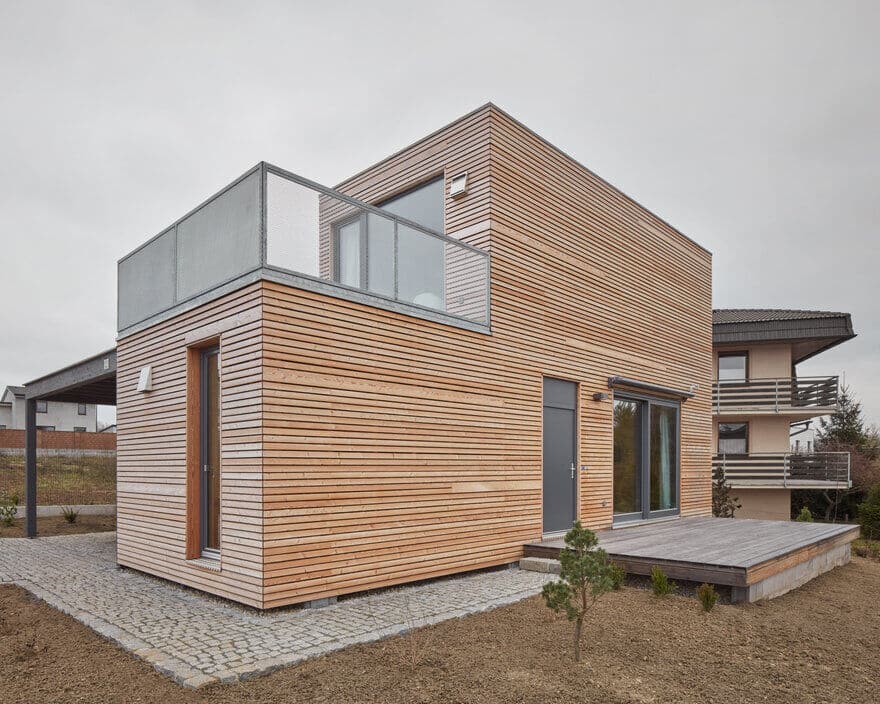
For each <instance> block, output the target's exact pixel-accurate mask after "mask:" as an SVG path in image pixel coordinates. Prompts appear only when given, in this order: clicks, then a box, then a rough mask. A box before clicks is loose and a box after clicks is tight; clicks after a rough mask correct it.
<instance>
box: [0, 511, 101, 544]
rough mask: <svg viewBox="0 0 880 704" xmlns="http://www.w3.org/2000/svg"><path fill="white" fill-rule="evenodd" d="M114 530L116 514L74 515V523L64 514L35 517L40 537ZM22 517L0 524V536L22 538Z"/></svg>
mask: <svg viewBox="0 0 880 704" xmlns="http://www.w3.org/2000/svg"><path fill="white" fill-rule="evenodd" d="M107 530H116V516H84V515H82V514H80V515H79V516H77V517H76V522H75V523H68V522H67V521H65V520H64V516H47V517H45V518H37V534H38V535H39V536H40V537H41V538H45V537H48V536H50V535H76V534H78V533H101V532H103V531H107ZM23 537H24V519H23V518H17V519H15V520H14V521H13V522H12V525H11V526H4V525H2V524H0V538H23Z"/></svg>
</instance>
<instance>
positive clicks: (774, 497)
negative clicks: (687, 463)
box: [712, 309, 855, 520]
mask: <svg viewBox="0 0 880 704" xmlns="http://www.w3.org/2000/svg"><path fill="white" fill-rule="evenodd" d="M712 328H713V335H712V337H713V347H714V356H715V359H714V369H713V371H714V376H715V380H714V382H713V385H712V414H713V420H714V423H713V433H714V438H713V446H714V448H715V454H714V457H713V460H712V461H713V464H714V466H715V467H720V468H721V470H722V471H723V473H724V475H725V476H726V478H727V481H728V483H729V484H730V486H731V487H732V488H733V489H734V490H735V493H736V495H737V497H738V499H739V501H740V503H741V504H742V508H741V509H740V510H739V511H737V514H736V515H737V516H738V517H740V518H763V519H770V520H788V518H789V516H790V514H791V491H792V489H811V490H816V491H838V490H846V489H848V488H849V487H850V486H852V483H851V480H850V456H849V453H848V452H812V451H811V448H810V447H805V448H803V449H804V450H805V451H802V448H801V443H799V442H798V441H797V440H793V438H795V437H796V436H797V435H799V434H801V433H802V432H804V429H805V428H807V427H809V423H810V421H812V420H813V419H815V418H818V417H820V416H825V415H829V414H831V413H835V412H836V411H837V410H838V398H839V393H838V391H839V383H838V377H837V376H829V375H824V376H801V375H799V374H798V373H797V365H798V364H799V363H801V362H804V361H806V360H807V359H810V358H812V357H815V356H816V355H817V354H819V353H821V352H824V351H825V350H827V349H829V348H831V347H834V346H836V345H839V344H841V343H842V342H846V341H847V340H849V339H851V338H853V337H855V333H854V332H853V326H852V320H851V318H850V314H849V313H835V312H829V311H815V310H778V309H724V310H716V311H714V312H713V325H712ZM792 445H794V448H792Z"/></svg>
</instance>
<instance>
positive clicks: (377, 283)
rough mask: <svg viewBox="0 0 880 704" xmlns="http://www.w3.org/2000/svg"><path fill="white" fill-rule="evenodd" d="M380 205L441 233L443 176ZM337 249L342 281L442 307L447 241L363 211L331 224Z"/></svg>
mask: <svg viewBox="0 0 880 704" xmlns="http://www.w3.org/2000/svg"><path fill="white" fill-rule="evenodd" d="M379 207H380V208H382V209H383V210H387V211H388V212H390V213H393V214H394V215H398V216H400V217H403V218H406V219H407V220H412V221H413V222H415V223H417V224H419V225H422V226H423V227H425V228H427V229H430V230H435V231H436V232H439V233H442V232H443V179H442V178H438V179H435V180H433V181H429V182H428V183H425V184H423V185H421V186H417V187H416V188H414V189H412V190H410V191H407V192H406V193H403V194H401V195H399V196H395V197H394V198H391V199H389V200H387V201H384V202H383V203H381V204H380V205H379ZM333 248H334V252H335V259H334V262H333V270H334V272H333V273H334V280H335V281H337V282H338V283H341V284H344V285H345V286H351V287H353V288H359V289H361V290H364V291H370V292H372V293H377V294H379V295H382V296H388V297H389V298H397V299H398V300H401V301H406V302H408V303H415V304H416V305H420V306H425V307H427V308H433V309H436V310H444V308H445V300H446V243H445V242H444V240H442V239H440V238H438V237H433V236H431V235H429V234H426V233H424V232H422V231H420V230H416V229H415V228H412V227H407V226H406V225H404V224H402V223H399V224H398V226H397V227H396V228H395V224H394V222H393V221H391V220H387V219H385V218H382V217H381V216H377V215H374V214H372V213H367V212H364V213H361V214H359V215H357V216H355V217H353V218H349V219H347V220H342V221H340V222H337V223H336V224H335V225H334V226H333ZM395 266H396V267H397V268H396V270H395Z"/></svg>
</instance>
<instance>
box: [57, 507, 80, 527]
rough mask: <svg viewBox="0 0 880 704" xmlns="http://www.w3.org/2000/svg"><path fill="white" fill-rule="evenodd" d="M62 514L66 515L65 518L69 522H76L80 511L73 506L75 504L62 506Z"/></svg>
mask: <svg viewBox="0 0 880 704" xmlns="http://www.w3.org/2000/svg"><path fill="white" fill-rule="evenodd" d="M61 515H63V516H64V520H65V521H67V522H68V523H76V519H77V517H78V516H79V511H77V510H76V509H75V508H73V506H62V507H61Z"/></svg>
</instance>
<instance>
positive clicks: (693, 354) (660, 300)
mask: <svg viewBox="0 0 880 704" xmlns="http://www.w3.org/2000/svg"><path fill="white" fill-rule="evenodd" d="M462 171H468V173H469V179H468V180H469V189H468V194H467V195H466V196H465V197H464V198H461V199H457V200H452V199H449V198H447V201H446V227H447V232H448V233H449V234H450V235H451V236H454V237H456V236H458V237H461V238H462V239H466V240H467V241H469V242H471V243H473V244H475V245H477V246H481V247H484V248H486V249H489V250H491V252H492V335H490V336H487V335H483V334H480V333H472V332H467V331H463V330H459V329H456V328H451V327H448V326H444V325H440V324H436V323H431V322H428V321H424V320H420V319H417V318H411V317H408V316H404V315H400V314H396V313H392V312H386V311H381V310H377V309H374V308H370V307H368V306H363V305H359V304H355V303H349V302H345V301H340V300H337V299H332V298H328V297H325V296H321V295H319V294H313V293H309V292H305V291H299V290H295V289H292V288H289V287H285V286H281V285H277V284H266V285H265V286H264V289H263V291H264V297H265V298H264V302H263V311H264V319H263V351H264V355H265V357H264V365H265V366H264V397H263V402H264V406H263V417H264V424H265V436H264V440H265V445H264V463H265V464H264V478H265V485H264V486H265V495H264V499H265V504H264V506H265V511H266V513H265V534H264V548H265V573H264V579H265V603H266V605H267V606H277V605H282V604H286V603H291V602H295V601H302V600H306V599H314V598H319V597H322V596H328V595H332V594H338V593H344V592H350V591H357V590H360V589H366V588H374V587H379V586H384V585H389V584H395V583H399V582H403V581H410V580H416V579H423V578H427V577H433V576H438V575H441V574H448V573H452V572H456V571H461V570H465V569H474V568H479V567H483V566H487V565H494V564H501V563H504V562H510V561H512V560H515V559H517V558H518V557H520V555H521V554H522V546H523V544H524V543H526V542H528V541H529V540H534V539H536V538H539V537H540V535H541V525H542V516H541V510H542V509H541V505H542V504H541V483H542V467H541V455H542V446H541V438H542V430H541V423H542V400H541V394H542V377H543V376H544V375H548V376H557V377H560V378H564V379H571V380H574V381H577V382H579V383H580V399H579V407H580V429H581V437H580V447H579V461H580V463H581V464H586V465H588V466H589V469H588V470H587V471H586V472H584V473H582V475H581V483H580V502H579V505H580V516H581V518H582V519H583V520H585V522H586V523H587V524H588V525H590V526H592V527H595V528H601V527H607V526H609V525H610V523H611V493H612V472H611V468H612V445H611V440H612V438H611V408H612V406H611V403H610V402H608V401H605V402H600V403H597V402H594V401H593V400H592V394H593V392H595V391H603V390H607V378H608V376H611V375H614V374H620V375H626V376H630V377H634V378H638V379H642V380H645V381H649V382H654V383H660V384H665V385H670V386H675V387H680V388H685V389H686V388H689V387H690V386H691V385H692V384H697V385H698V386H699V389H698V392H697V396H696V398H694V399H692V400H690V401H687V402H686V403H685V404H683V406H682V478H681V506H682V513H683V514H684V515H709V512H710V494H711V487H710V472H711V469H710V464H711V452H710V440H711V426H710V421H709V418H710V412H709V400H708V399H709V393H710V390H711V259H710V256H709V255H708V253H707V252H705V251H704V250H702V249H701V248H699V247H697V246H695V245H694V244H693V243H691V242H690V241H689V240H687V239H686V238H684V237H683V236H681V235H680V234H679V233H677V232H675V231H674V230H672V229H671V228H669V227H668V226H667V225H665V224H664V223H662V221H660V220H658V219H657V218H655V217H654V216H652V215H651V214H650V213H648V212H647V211H645V210H644V209H643V208H641V207H639V206H638V205H636V204H634V203H632V201H630V200H629V199H627V198H626V197H625V196H623V195H622V194H620V193H618V192H617V191H615V190H614V189H613V188H611V187H609V186H607V184H604V182H602V181H601V180H600V179H598V178H596V177H595V176H593V175H592V174H590V173H589V172H587V171H586V170H585V169H583V168H582V167H580V166H579V165H577V164H575V163H574V162H573V161H572V160H570V159H568V158H567V157H565V156H564V155H562V154H560V153H559V152H558V151H556V150H554V149H552V148H550V147H549V146H548V145H546V144H545V143H544V142H542V141H541V140H540V139H538V138H536V137H535V136H534V135H532V134H531V133H530V132H528V131H527V130H525V129H523V128H522V127H521V126H519V125H518V124H517V123H515V122H513V121H511V120H508V119H507V118H506V116H504V115H503V113H499V112H497V111H496V110H494V109H493V108H490V107H489V108H485V109H483V110H481V111H478V112H477V113H474V114H472V115H470V116H468V117H467V118H465V119H463V120H462V121H459V122H458V123H455V124H454V125H451V126H450V127H449V128H448V129H447V130H445V131H441V132H440V133H437V134H435V135H432V136H431V137H430V138H428V139H426V140H423V141H422V142H420V143H418V144H416V145H414V146H413V147H412V148H410V149H408V150H405V151H404V152H401V153H400V154H397V155H395V156H393V157H391V158H390V159H388V160H386V161H385V162H383V163H381V164H379V165H377V166H376V167H374V168H373V169H370V170H368V171H367V172H364V173H362V174H360V175H358V176H357V177H355V178H353V179H351V180H349V181H347V182H345V183H343V184H341V185H340V186H339V188H340V190H343V191H345V192H347V193H350V194H351V195H353V196H355V197H358V198H360V199H363V200H367V201H370V202H377V201H380V200H383V199H385V198H387V197H389V196H391V195H394V194H395V193H398V192H400V191H402V190H406V189H407V188H409V187H411V186H412V185H413V184H415V183H418V182H421V181H424V180H426V179H428V178H431V177H432V176H436V174H437V173H441V172H442V173H444V174H445V175H446V178H447V182H448V179H449V178H451V177H452V176H454V175H455V174H458V173H460V172H462Z"/></svg>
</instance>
